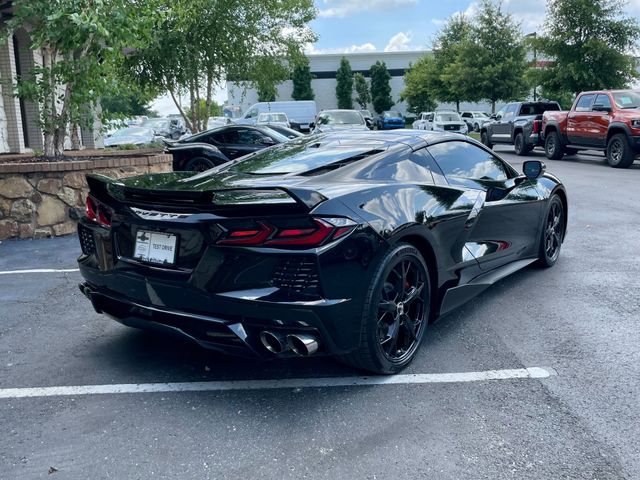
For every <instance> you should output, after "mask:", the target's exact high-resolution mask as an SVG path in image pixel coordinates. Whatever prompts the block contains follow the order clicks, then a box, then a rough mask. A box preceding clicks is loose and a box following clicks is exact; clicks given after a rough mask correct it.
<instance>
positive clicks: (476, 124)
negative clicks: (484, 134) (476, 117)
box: [473, 123, 480, 132]
mask: <svg viewBox="0 0 640 480" xmlns="http://www.w3.org/2000/svg"><path fill="white" fill-rule="evenodd" d="M473 131H474V132H479V131H480V125H479V124H478V123H474V124H473Z"/></svg>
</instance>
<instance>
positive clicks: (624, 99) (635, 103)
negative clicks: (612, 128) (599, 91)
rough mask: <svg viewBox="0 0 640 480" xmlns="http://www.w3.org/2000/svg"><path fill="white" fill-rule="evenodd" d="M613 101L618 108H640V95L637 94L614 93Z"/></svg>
mask: <svg viewBox="0 0 640 480" xmlns="http://www.w3.org/2000/svg"><path fill="white" fill-rule="evenodd" d="M613 101H614V102H616V105H617V107H618V108H640V94H639V93H636V92H632V91H627V92H613Z"/></svg>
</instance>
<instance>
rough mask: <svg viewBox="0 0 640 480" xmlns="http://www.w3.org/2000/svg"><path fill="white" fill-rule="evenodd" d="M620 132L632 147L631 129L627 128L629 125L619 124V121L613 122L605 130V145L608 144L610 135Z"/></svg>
mask: <svg viewBox="0 0 640 480" xmlns="http://www.w3.org/2000/svg"><path fill="white" fill-rule="evenodd" d="M620 131H622V132H624V134H625V135H626V136H627V140H628V141H629V143H630V144H631V145H633V144H634V141H633V135H632V134H631V128H629V125H627V124H626V123H624V122H620V121H613V122H611V123H610V124H609V127H608V128H607V138H606V140H607V141H606V143H609V139H610V138H611V136H612V135H614V134H616V133H618V132H620Z"/></svg>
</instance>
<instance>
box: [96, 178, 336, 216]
mask: <svg viewBox="0 0 640 480" xmlns="http://www.w3.org/2000/svg"><path fill="white" fill-rule="evenodd" d="M87 184H88V185H89V190H90V191H91V193H92V195H94V196H95V197H96V198H98V199H99V200H102V201H104V202H106V203H109V197H111V198H113V199H115V200H117V201H118V202H120V203H123V204H127V205H130V204H134V205H145V206H154V207H170V208H175V207H189V206H191V207H195V208H196V209H198V210H216V209H217V208H230V207H252V208H259V207H264V206H269V207H274V206H277V205H281V206H285V205H289V206H292V205H297V206H299V207H301V208H302V209H303V210H305V211H311V210H313V209H314V208H315V207H316V206H317V205H319V204H320V203H322V202H324V201H325V200H327V197H325V196H324V195H322V194H321V193H320V192H317V191H315V190H310V189H304V188H289V187H279V186H264V187H262V186H258V187H241V188H226V189H219V190H204V191H190V190H155V189H151V188H140V187H131V186H127V185H125V184H124V183H122V182H120V181H118V180H114V179H112V178H110V177H107V176H104V175H98V174H88V175H87Z"/></svg>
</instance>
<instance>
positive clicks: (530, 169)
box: [522, 160, 547, 180]
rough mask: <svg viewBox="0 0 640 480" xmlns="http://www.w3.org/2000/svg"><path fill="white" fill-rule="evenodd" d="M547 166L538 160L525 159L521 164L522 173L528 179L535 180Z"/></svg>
mask: <svg viewBox="0 0 640 480" xmlns="http://www.w3.org/2000/svg"><path fill="white" fill-rule="evenodd" d="M546 169H547V166H546V165H545V164H544V163H543V162H541V161H540V160H527V161H526V162H524V163H523V164H522V173H524V176H525V177H527V178H528V179H529V180H536V179H538V178H540V177H541V176H542V174H543V173H544V172H545V170H546Z"/></svg>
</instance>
